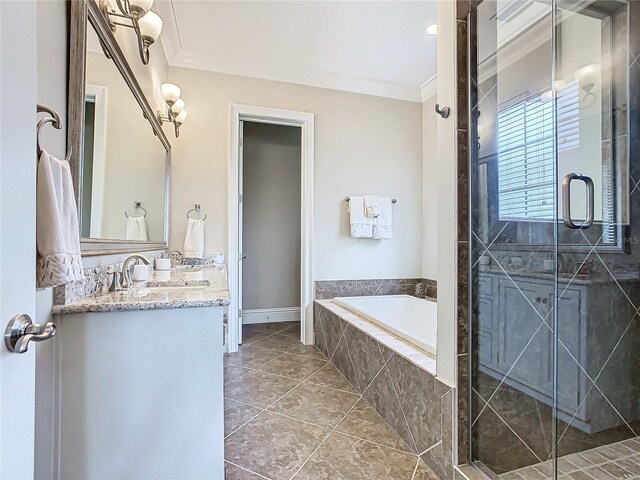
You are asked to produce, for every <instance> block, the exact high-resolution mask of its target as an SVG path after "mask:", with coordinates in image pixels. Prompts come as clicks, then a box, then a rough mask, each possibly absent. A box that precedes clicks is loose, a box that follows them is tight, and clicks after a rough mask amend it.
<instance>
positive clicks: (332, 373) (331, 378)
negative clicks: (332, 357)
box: [307, 363, 358, 393]
mask: <svg viewBox="0 0 640 480" xmlns="http://www.w3.org/2000/svg"><path fill="white" fill-rule="evenodd" d="M307 383H315V384H316V385H324V386H325V387H331V388H337V389H338V390H344V391H345V392H350V393H358V391H357V390H356V389H355V388H354V387H353V385H351V383H349V380H347V379H346V378H345V376H344V375H342V374H341V373H340V372H339V371H338V369H337V368H336V367H334V366H333V365H332V364H331V363H329V364H327V366H325V367H323V368H322V369H321V370H319V371H318V372H317V373H315V374H313V375H312V376H311V377H309V379H308V380H307Z"/></svg>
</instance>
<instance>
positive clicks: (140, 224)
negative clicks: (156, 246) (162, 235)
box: [127, 215, 149, 242]
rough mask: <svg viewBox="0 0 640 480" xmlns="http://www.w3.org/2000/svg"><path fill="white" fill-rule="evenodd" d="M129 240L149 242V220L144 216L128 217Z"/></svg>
mask: <svg viewBox="0 0 640 480" xmlns="http://www.w3.org/2000/svg"><path fill="white" fill-rule="evenodd" d="M127 240H139V241H143V242H146V241H147V240H149V237H148V235H147V219H146V218H145V217H144V215H140V216H139V217H127Z"/></svg>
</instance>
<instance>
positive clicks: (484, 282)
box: [477, 275, 498, 370]
mask: <svg viewBox="0 0 640 480" xmlns="http://www.w3.org/2000/svg"><path fill="white" fill-rule="evenodd" d="M493 284H494V277H493V276H489V275H479V277H478V329H477V332H478V340H477V341H478V345H477V348H478V361H479V363H480V366H481V367H489V368H491V369H493V370H495V369H497V368H498V366H497V361H498V355H497V348H496V343H497V335H496V325H497V324H498V321H497V319H496V318H495V316H496V314H497V311H496V310H495V309H494V307H493V304H494V296H493V295H494V294H493Z"/></svg>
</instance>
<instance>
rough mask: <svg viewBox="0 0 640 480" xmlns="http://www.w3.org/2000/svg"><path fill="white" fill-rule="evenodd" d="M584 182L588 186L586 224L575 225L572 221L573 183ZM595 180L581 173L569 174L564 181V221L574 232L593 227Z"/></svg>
mask: <svg viewBox="0 0 640 480" xmlns="http://www.w3.org/2000/svg"><path fill="white" fill-rule="evenodd" d="M572 180H582V181H583V182H584V184H585V185H586V186H587V218H586V220H585V221H584V223H574V221H573V220H572V219H571V181H572ZM593 191H594V189H593V180H592V179H591V177H588V176H587V175H582V174H581V173H569V174H568V175H567V176H566V177H564V180H563V181H562V220H563V221H564V224H565V225H566V226H567V227H569V228H571V229H573V230H586V229H587V228H590V227H591V226H592V225H593Z"/></svg>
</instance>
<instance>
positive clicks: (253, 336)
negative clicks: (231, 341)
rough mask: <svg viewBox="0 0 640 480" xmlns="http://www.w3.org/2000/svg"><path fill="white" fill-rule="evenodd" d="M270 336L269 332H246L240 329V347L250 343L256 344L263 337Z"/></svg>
mask: <svg viewBox="0 0 640 480" xmlns="http://www.w3.org/2000/svg"><path fill="white" fill-rule="evenodd" d="M269 335H272V333H270V332H264V331H262V332H261V331H256V330H249V331H246V330H245V329H244V328H243V329H242V345H251V344H252V343H256V342H257V341H258V340H262V339H263V338H265V337H268V336H269Z"/></svg>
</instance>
